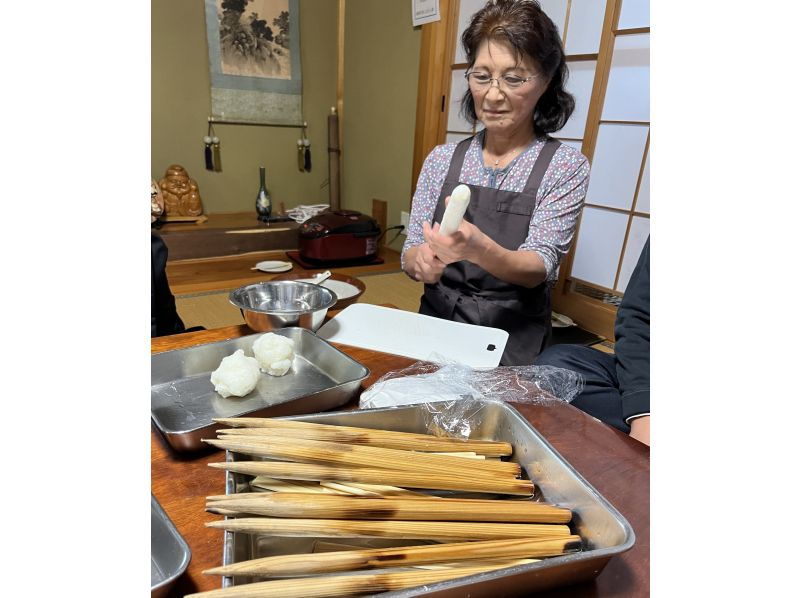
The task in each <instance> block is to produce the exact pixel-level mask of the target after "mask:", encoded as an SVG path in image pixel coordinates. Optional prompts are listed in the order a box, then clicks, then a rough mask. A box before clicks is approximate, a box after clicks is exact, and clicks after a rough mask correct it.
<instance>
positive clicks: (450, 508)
mask: <svg viewBox="0 0 800 598" xmlns="http://www.w3.org/2000/svg"><path fill="white" fill-rule="evenodd" d="M226 496H227V498H225V499H219V498H214V499H212V500H211V501H208V502H207V505H208V506H209V507H210V510H213V507H214V506H218V507H222V508H224V509H229V510H234V511H239V512H241V513H251V514H253V515H265V516H267V517H290V518H297V519H386V520H404V521H495V522H503V523H569V522H570V520H571V519H572V512H571V511H570V510H569V509H563V508H561V507H556V506H553V505H549V504H545V503H538V502H532V501H528V500H508V501H503V502H499V501H496V500H480V499H460V498H432V499H429V498H421V497H420V498H404V497H383V498H372V497H365V496H346V495H336V494H315V495H313V496H309V495H307V494H302V493H291V492H276V493H272V492H249V493H241V494H230V495H226Z"/></svg>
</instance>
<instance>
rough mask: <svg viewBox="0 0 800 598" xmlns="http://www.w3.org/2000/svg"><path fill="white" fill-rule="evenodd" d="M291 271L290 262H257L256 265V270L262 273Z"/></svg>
mask: <svg viewBox="0 0 800 598" xmlns="http://www.w3.org/2000/svg"><path fill="white" fill-rule="evenodd" d="M291 269H292V262H282V261H279V260H275V261H266V262H258V263H257V264H256V270H261V271H262V272H272V273H275V272H288V271H289V270H291Z"/></svg>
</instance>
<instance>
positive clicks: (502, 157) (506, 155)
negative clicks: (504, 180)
mask: <svg viewBox="0 0 800 598" xmlns="http://www.w3.org/2000/svg"><path fill="white" fill-rule="evenodd" d="M529 145H530V144H525V145H523V146H522V147H517V148H514V149H512V150H509V151H507V152H506V153H504V154H502V155H500V156H498V157H497V158H495V159H494V167H495V168H498V167H499V165H500V162H503V161H504V160H506V158H509V159H513V158H514V156H515V155H516V154H518V153H520V152H521V151H522V150H524V149H525V148H527V147H528V146H529ZM489 160H492V158H489Z"/></svg>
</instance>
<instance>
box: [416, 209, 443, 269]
mask: <svg viewBox="0 0 800 598" xmlns="http://www.w3.org/2000/svg"><path fill="white" fill-rule="evenodd" d="M425 226H429V225H428V224H427V223H425V224H424V225H423V230H424V227H425ZM446 265H447V264H445V263H444V262H443V261H441V260H440V259H439V258H437V257H436V255H435V254H434V253H433V250H431V248H430V246H429V245H428V244H427V243H423V244H422V245H417V247H416V253H415V255H414V272H415V273H416V276H415V278H416V279H417V280H419V281H420V282H424V283H426V284H435V283H437V282H439V279H440V278H441V277H442V272H444V268H445V266H446Z"/></svg>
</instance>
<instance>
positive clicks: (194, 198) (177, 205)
mask: <svg viewBox="0 0 800 598" xmlns="http://www.w3.org/2000/svg"><path fill="white" fill-rule="evenodd" d="M158 186H159V188H160V189H161V193H162V194H163V197H164V212H165V214H166V216H199V215H200V214H202V213H203V204H202V202H201V200H200V189H199V188H198V186H197V182H196V181H195V180H194V179H192V178H190V177H189V173H188V172H186V169H185V168H184V167H183V166H181V165H180V164H172V165H171V166H170V167H169V168H167V171H166V173H164V178H163V179H161V180H160V181H159V182H158Z"/></svg>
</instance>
